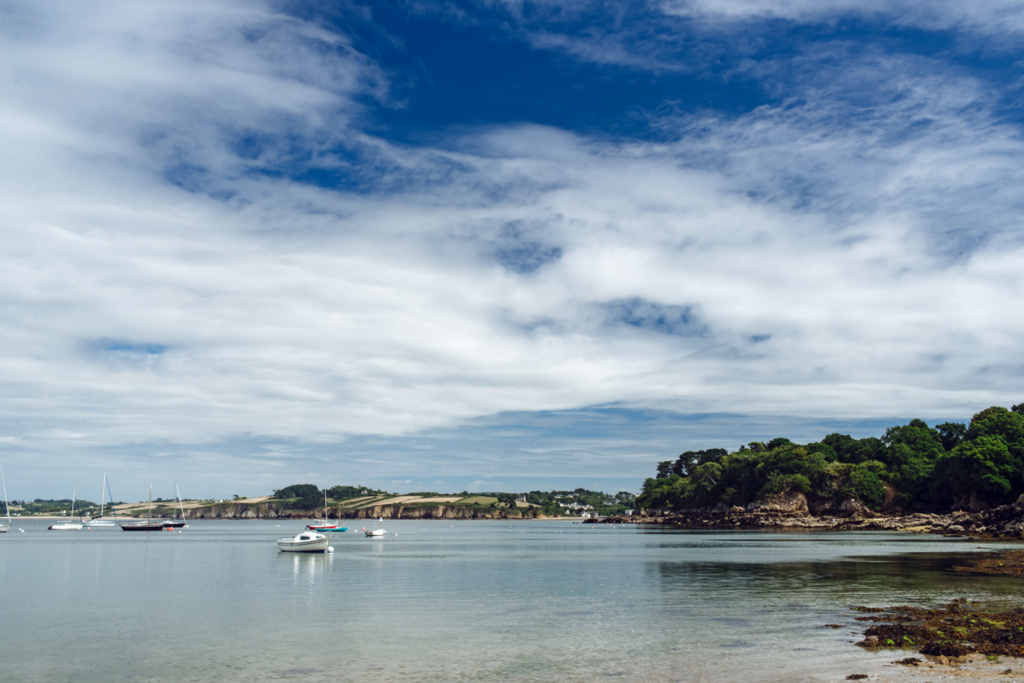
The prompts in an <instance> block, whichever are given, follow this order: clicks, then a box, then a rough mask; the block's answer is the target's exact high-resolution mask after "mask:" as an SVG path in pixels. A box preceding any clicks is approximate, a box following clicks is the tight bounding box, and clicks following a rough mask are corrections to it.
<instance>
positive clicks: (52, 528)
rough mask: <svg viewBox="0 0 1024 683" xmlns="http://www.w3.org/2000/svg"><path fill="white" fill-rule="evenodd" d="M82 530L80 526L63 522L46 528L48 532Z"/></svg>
mask: <svg viewBox="0 0 1024 683" xmlns="http://www.w3.org/2000/svg"><path fill="white" fill-rule="evenodd" d="M81 528H82V525H81V524H72V523H70V522H64V523H62V524H51V525H50V526H48V527H47V529H49V530H50V531H77V530H79V529H81Z"/></svg>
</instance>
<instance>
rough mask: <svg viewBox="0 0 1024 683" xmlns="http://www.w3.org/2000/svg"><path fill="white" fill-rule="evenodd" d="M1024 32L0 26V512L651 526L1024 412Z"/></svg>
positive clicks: (412, 9)
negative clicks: (370, 504) (678, 481)
mask: <svg viewBox="0 0 1024 683" xmlns="http://www.w3.org/2000/svg"><path fill="white" fill-rule="evenodd" d="M1022 36H1024V5H1021V4H1020V3H1017V2H1006V1H999V0H993V1H991V2H985V3H962V2H954V1H952V0H948V1H946V0H936V1H935V2H931V3H915V2H900V1H898V0H897V1H886V2H876V1H874V0H857V1H856V2H854V1H852V0H814V1H813V2H812V1H811V0H772V1H770V2H769V1H768V0H715V1H714V2H711V1H710V0H621V1H619V0H603V1H602V2H592V1H590V0H563V1H554V0H551V1H547V0H537V1H533V2H528V1H526V0H521V1H520V0H451V1H442V0H437V1H434V2H422V1H420V0H373V1H366V2H363V1H360V0H335V1H333V2H294V3H292V2H270V1H261V0H201V1H198V0H174V1H161V0H152V1H150V2H145V3H138V2H132V1H129V0H111V1H109V2H95V3H78V2H71V1H62V0H54V1H52V2H38V1H37V0H10V1H9V2H5V3H3V5H2V6H0V230H2V237H3V248H2V249H0V345H2V350H3V352H2V353H0V464H2V465H3V467H4V473H5V478H6V485H7V490H8V495H9V496H10V497H11V498H15V499H20V498H36V497H41V498H66V497H68V496H69V495H70V494H71V493H72V490H78V491H82V492H85V495H86V497H90V498H97V497H98V496H97V495H95V493H98V491H97V492H92V489H99V487H100V483H101V480H102V475H103V472H107V473H108V477H109V479H110V482H111V490H112V492H113V494H114V496H115V498H118V499H123V500H141V499H144V498H145V497H146V495H147V489H148V486H149V484H150V483H152V484H153V486H154V488H153V491H154V493H153V495H154V496H157V497H159V496H163V497H168V496H172V495H173V490H174V489H173V487H174V482H175V481H177V482H178V483H179V485H180V488H181V492H182V495H183V496H185V497H202V498H206V497H228V496H231V495H246V496H256V495H265V494H268V493H270V492H271V491H272V490H273V489H275V488H282V487H284V486H287V485H290V484H294V483H315V484H317V485H319V486H322V487H323V486H330V485H334V484H348V485H365V486H371V487H374V488H380V489H384V490H388V491H394V492H403V493H404V492H414V491H440V492H458V491H462V490H466V491H527V490H535V489H541V490H552V489H575V488H577V487H583V488H589V489H595V490H604V491H608V492H615V491H620V490H627V491H634V492H636V491H639V489H640V487H641V485H642V482H643V480H644V479H645V478H647V477H650V476H653V474H654V472H655V466H656V463H657V462H659V461H662V460H668V459H673V458H675V457H676V456H677V455H678V454H679V453H681V452H682V451H685V450H694V449H700V448H708V447H724V448H728V449H730V450H735V449H736V448H738V447H739V446H740V445H741V444H744V443H748V442H750V441H754V440H758V441H767V440H769V439H771V438H774V437H777V436H785V437H787V438H790V439H792V440H794V441H801V442H810V441H818V440H820V439H821V438H822V437H824V436H825V435H826V434H829V433H832V432H841V433H849V434H852V435H854V436H856V437H864V436H880V435H881V434H882V433H883V432H884V429H885V428H886V427H888V426H892V425H895V424H900V423H905V422H906V421H908V420H910V419H912V418H921V419H925V420H926V421H928V422H930V423H932V424H935V423H939V422H945V421H947V420H953V421H958V422H967V421H969V420H970V417H971V415H972V414H974V413H976V412H978V411H980V410H982V409H984V408H986V407H988V406H991V405H1001V406H1006V407H1009V406H1011V405H1014V404H1017V403H1021V402H1024V390H1022V388H1021V387H1022V386H1024V360H1022V355H1021V349H1022V348H1024V343H1022V342H1024V315H1022V312H1024V307H1022V303H1024V230H1022V224H1021V214H1022V212H1021V208H1022V203H1024V194H1022V192H1021V189H1020V188H1021V187H1022V186H1024V163H1022V162H1024V138H1022V126H1024V107H1022V104H1021V102H1022V100H1021V94H1022V92H1021V91H1022V85H1024V48H1022V47H1021V45H1022V44H1024V42H1022V40H1021V38H1022Z"/></svg>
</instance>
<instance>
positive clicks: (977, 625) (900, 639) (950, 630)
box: [853, 598, 1024, 657]
mask: <svg viewBox="0 0 1024 683" xmlns="http://www.w3.org/2000/svg"><path fill="white" fill-rule="evenodd" d="M853 609H854V610H856V611H860V612H871V613H873V614H877V615H878V616H877V617H870V619H871V620H872V621H874V622H875V625H874V626H871V627H869V628H868V629H867V630H866V631H865V632H864V636H865V638H864V640H862V641H860V642H859V643H857V645H859V646H861V647H872V648H914V649H916V650H917V651H918V652H920V653H921V654H924V655H931V656H934V657H961V656H963V655H966V654H969V653H972V652H979V653H981V654H986V655H1006V656H1009V657H1024V609H1020V608H1017V609H1012V610H1009V611H1006V612H989V611H987V610H984V609H981V608H980V607H976V606H974V605H972V604H970V602H969V601H968V600H966V599H963V598H960V599H957V600H954V601H953V602H951V603H949V604H947V605H945V606H944V607H940V608H937V609H922V608H919V607H910V606H907V605H901V606H898V607H889V608H863V607H855V608H853ZM858 618H859V619H865V618H864V617H858Z"/></svg>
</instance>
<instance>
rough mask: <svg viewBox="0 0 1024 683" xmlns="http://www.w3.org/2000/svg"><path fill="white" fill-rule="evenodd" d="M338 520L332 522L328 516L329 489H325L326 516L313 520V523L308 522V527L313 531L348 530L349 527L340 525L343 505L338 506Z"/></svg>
mask: <svg viewBox="0 0 1024 683" xmlns="http://www.w3.org/2000/svg"><path fill="white" fill-rule="evenodd" d="M338 520H339V521H338V522H332V521H331V520H330V519H329V518H328V516H327V489H324V518H323V520H322V521H321V520H319V519H316V520H313V523H312V524H307V525H306V528H307V529H311V530H312V531H339V532H344V531H348V527H347V526H344V527H339V526H338V524H339V523H340V520H341V506H338Z"/></svg>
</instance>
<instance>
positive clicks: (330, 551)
mask: <svg viewBox="0 0 1024 683" xmlns="http://www.w3.org/2000/svg"><path fill="white" fill-rule="evenodd" d="M327 552H329V553H333V552H334V546H330V545H329V546H327Z"/></svg>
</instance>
